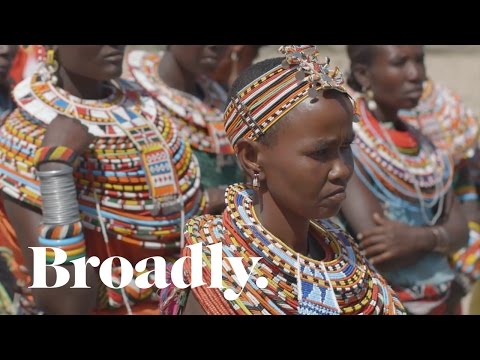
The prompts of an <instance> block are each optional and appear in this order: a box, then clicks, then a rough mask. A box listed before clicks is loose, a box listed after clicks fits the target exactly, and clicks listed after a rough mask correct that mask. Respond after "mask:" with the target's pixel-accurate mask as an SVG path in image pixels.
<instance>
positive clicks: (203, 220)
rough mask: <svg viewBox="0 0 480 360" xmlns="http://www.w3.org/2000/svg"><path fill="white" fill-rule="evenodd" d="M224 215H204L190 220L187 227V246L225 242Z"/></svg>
mask: <svg viewBox="0 0 480 360" xmlns="http://www.w3.org/2000/svg"><path fill="white" fill-rule="evenodd" d="M224 230H225V228H224V226H223V220H222V215H216V216H214V215H202V216H197V217H194V218H192V219H190V220H189V221H188V222H187V224H186V226H185V245H195V244H198V243H201V244H203V245H205V246H206V245H212V244H216V243H221V242H223V241H224V239H225V237H224Z"/></svg>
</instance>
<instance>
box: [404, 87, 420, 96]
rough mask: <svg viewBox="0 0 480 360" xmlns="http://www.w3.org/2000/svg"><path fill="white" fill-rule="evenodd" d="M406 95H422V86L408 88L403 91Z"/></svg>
mask: <svg viewBox="0 0 480 360" xmlns="http://www.w3.org/2000/svg"><path fill="white" fill-rule="evenodd" d="M405 94H406V95H407V96H410V97H411V96H422V94H423V88H422V87H418V88H414V89H412V90H409V91H407V92H406V93H405Z"/></svg>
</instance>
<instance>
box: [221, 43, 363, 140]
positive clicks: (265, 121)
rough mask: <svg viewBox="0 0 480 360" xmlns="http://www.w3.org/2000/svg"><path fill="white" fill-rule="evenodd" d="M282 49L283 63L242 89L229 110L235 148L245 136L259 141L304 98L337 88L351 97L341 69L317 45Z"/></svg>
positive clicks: (230, 136) (229, 130)
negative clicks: (324, 55) (331, 65)
mask: <svg viewBox="0 0 480 360" xmlns="http://www.w3.org/2000/svg"><path fill="white" fill-rule="evenodd" d="M278 51H279V52H280V53H281V54H282V55H284V56H285V60H283V62H282V64H281V65H278V66H276V67H275V68H273V69H272V70H270V71H269V72H267V73H265V74H264V75H262V76H261V77H260V78H257V79H255V80H254V81H252V82H251V83H250V84H248V85H247V86H245V87H244V88H243V89H242V90H240V91H239V92H238V94H237V95H236V96H235V97H233V98H232V99H231V101H230V103H229V104H228V106H227V108H226V110H225V114H224V121H225V131H226V133H227V136H228V139H229V140H230V143H231V144H232V146H233V147H234V148H235V145H236V144H237V142H238V140H240V139H242V138H245V139H251V140H255V141H256V140H257V139H258V138H259V137H260V136H262V135H263V134H265V132H266V131H267V130H268V129H269V128H270V127H271V126H272V125H273V124H275V123H276V122H277V121H278V120H280V119H281V118H282V117H283V116H284V115H285V114H287V113H288V112H289V111H290V110H292V109H293V108H294V107H295V106H297V105H298V104H300V103H301V102H302V101H304V100H305V99H307V98H317V97H318V96H319V92H320V91H321V90H327V89H333V90H337V91H340V92H342V93H345V94H347V95H348V96H349V97H350V95H349V94H348V93H347V90H346V88H345V87H343V86H342V84H343V83H344V79H343V75H342V73H341V72H340V69H339V68H338V67H335V68H334V69H331V68H330V59H329V58H328V57H327V58H325V62H324V63H322V62H320V61H319V59H318V55H319V52H318V50H317V49H316V47H315V46H313V45H284V46H281V47H280V48H279V49H278ZM350 99H351V97H350ZM351 100H352V102H353V99H351ZM354 108H355V107H354ZM354 118H355V117H354Z"/></svg>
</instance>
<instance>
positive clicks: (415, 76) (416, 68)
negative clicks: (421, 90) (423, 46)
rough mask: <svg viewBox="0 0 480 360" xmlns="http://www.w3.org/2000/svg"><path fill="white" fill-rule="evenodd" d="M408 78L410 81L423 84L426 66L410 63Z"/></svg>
mask: <svg viewBox="0 0 480 360" xmlns="http://www.w3.org/2000/svg"><path fill="white" fill-rule="evenodd" d="M407 77H408V80H409V81H412V82H421V81H424V80H425V65H424V64H423V63H418V62H409V65H408V66H407Z"/></svg>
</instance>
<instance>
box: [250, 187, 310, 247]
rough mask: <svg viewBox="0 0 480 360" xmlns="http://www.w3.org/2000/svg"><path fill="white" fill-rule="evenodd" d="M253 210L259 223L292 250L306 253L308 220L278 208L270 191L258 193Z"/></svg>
mask: <svg viewBox="0 0 480 360" xmlns="http://www.w3.org/2000/svg"><path fill="white" fill-rule="evenodd" d="M257 198H258V201H257V203H256V205H255V212H256V214H257V216H258V218H259V220H260V222H261V224H262V225H263V226H264V227H265V228H266V229H267V230H268V231H270V232H271V233H272V234H273V235H275V236H276V237H278V238H279V239H280V240H282V242H284V243H285V244H287V245H288V246H289V247H290V248H292V249H293V250H295V251H297V252H299V253H301V254H304V255H307V254H308V228H309V226H310V221H309V220H308V219H305V218H302V217H299V216H297V215H295V214H293V213H291V212H287V211H285V210H282V209H280V208H279V206H278V205H277V203H276V202H275V200H274V199H273V198H272V197H271V195H270V193H267V192H264V193H261V194H259V195H258V197H257Z"/></svg>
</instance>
